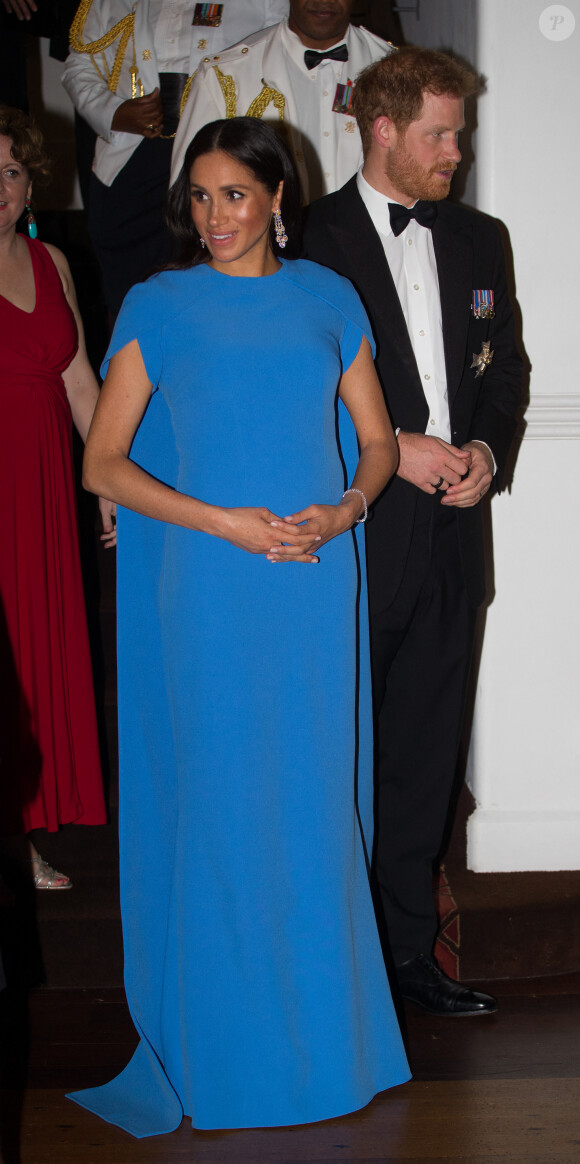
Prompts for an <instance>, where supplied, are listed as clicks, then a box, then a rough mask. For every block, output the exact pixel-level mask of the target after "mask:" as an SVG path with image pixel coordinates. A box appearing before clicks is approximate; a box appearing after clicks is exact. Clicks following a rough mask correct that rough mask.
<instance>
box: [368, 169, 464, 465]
mask: <svg viewBox="0 0 580 1164" xmlns="http://www.w3.org/2000/svg"><path fill="white" fill-rule="evenodd" d="M356 182H357V187H358V192H359V194H360V196H361V198H362V200H363V202H364V204H365V206H366V208H367V210H368V212H369V214H370V216H371V219H372V223H373V226H374V228H375V230H376V231H377V234H378V235H379V238H380V240H381V243H382V244H383V250H384V252H385V256H386V259H387V262H388V264H389V268H390V271H391V275H392V276H393V282H394V284H395V287H396V288H397V294H398V296H399V300H400V302H401V308H402V311H403V315H404V316H405V323H406V324H407V331H408V332H409V339H410V341H411V346H412V348H413V352H414V355H415V359H416V361H417V368H418V369H419V375H420V377H421V385H422V388H423V392H424V393H425V399H426V401H427V404H428V405H429V420H428V422H427V428H426V430H425V431H426V433H427V434H428V435H429V436H436V437H441V438H442V439H443V440H444V441H448V443H449V444H451V422H450V419H449V401H448V394H447V373H446V370H445V352H444V349H443V325H442V321H441V298H440V295H439V279H438V276H437V263H436V261H435V251H434V248H433V239H432V237H431V231H430V230H428V229H427V227H425V226H420V224H419V223H418V222H416V220H415V219H414V218H412V219H411V220H410V222H409V223H408V225H407V226H406V227H405V230H403V231H402V232H401V234H399V235H394V234H393V231H392V229H391V221H390V216H389V203H390V202H393V201H394V199H393V198H388V197H387V195H386V194H381V193H380V191H379V190H375V189H374V187H373V186H369V183H368V182H367V181H366V179H365V178H364V177H363V173H362V170H359V172H358V174H357V179H356Z"/></svg>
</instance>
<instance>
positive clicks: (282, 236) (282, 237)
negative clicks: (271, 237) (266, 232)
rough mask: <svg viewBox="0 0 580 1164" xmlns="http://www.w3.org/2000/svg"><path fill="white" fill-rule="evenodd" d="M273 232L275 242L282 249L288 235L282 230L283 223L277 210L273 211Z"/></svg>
mask: <svg viewBox="0 0 580 1164" xmlns="http://www.w3.org/2000/svg"><path fill="white" fill-rule="evenodd" d="M274 232H275V235H276V242H277V244H278V246H279V247H280V250H282V251H283V250H284V247H285V246H286V243H287V242H288V235H287V234H286V231H285V230H284V223H283V222H282V215H281V214H280V211H279V210H275V211H274Z"/></svg>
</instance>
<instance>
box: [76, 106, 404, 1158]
mask: <svg viewBox="0 0 580 1164" xmlns="http://www.w3.org/2000/svg"><path fill="white" fill-rule="evenodd" d="M280 212H281V214H280ZM170 216H171V219H172V223H173V228H174V230H175V232H176V233H177V235H178V237H179V238H180V239H181V243H182V249H183V260H182V262H181V263H180V264H177V265H176V266H175V268H173V269H170V270H165V271H164V272H162V273H160V274H158V275H156V276H154V277H152V278H151V279H150V280H148V281H147V282H146V283H143V284H139V285H138V286H136V287H134V288H133V289H132V291H131V292H130V293H129V295H128V296H127V298H126V300H125V303H124V306H123V309H122V311H121V314H120V316H119V318H118V321H117V325H116V327H115V331H114V334H113V337H112V340H111V345H110V348H109V352H108V354H107V359H106V361H105V365H106V366H107V365H108V372H107V376H106V380H105V384H104V387H103V390H102V394H101V400H100V403H99V406H98V410H97V414H96V417H95V421H94V424H93V427H92V429H91V434H90V436H89V440H88V444H87V452H86V460H85V478H86V484H87V486H88V488H90V489H92V490H94V491H96V492H99V493H101V494H103V495H104V496H107V497H111V498H112V499H114V500H116V501H117V502H119V503H120V506H121V508H120V512H119V514H118V530H119V534H118V541H119V561H118V570H119V581H118V621H119V642H118V652H119V721H120V799H121V809H120V838H121V892H122V911H123V931H124V941H125V981H126V989H127V997H128V1001H129V1005H130V1008H131V1013H132V1017H133V1020H134V1022H135V1025H136V1028H137V1030H138V1033H139V1036H140V1043H139V1046H138V1048H137V1051H136V1052H135V1055H134V1057H133V1059H132V1060H131V1062H130V1063H129V1065H128V1067H127V1068H126V1069H125V1070H124V1071H123V1072H122V1074H121V1075H120V1076H119V1077H118V1078H116V1079H114V1080H113V1081H112V1082H110V1083H108V1084H105V1085H104V1086H102V1087H97V1088H92V1089H91V1090H89V1091H84V1092H81V1093H76V1094H75V1095H74V1096H73V1098H74V1099H76V1100H77V1102H79V1103H80V1104H82V1105H83V1106H85V1107H87V1108H88V1109H90V1110H91V1111H95V1112H97V1113H98V1114H99V1115H100V1116H102V1117H103V1118H104V1119H107V1120H109V1121H111V1122H113V1123H116V1124H119V1125H120V1126H121V1127H123V1128H125V1129H126V1130H128V1131H129V1132H132V1133H133V1135H136V1136H146V1135H153V1134H158V1133H161V1132H168V1131H171V1130H173V1129H174V1128H175V1127H177V1126H178V1124H179V1123H180V1121H181V1119H182V1117H183V1115H184V1114H185V1115H187V1116H190V1117H191V1119H192V1122H193V1126H194V1127H196V1128H201V1129H210V1128H239V1127H259V1126H273V1125H285V1124H293V1123H306V1122H310V1121H314V1120H322V1119H327V1118H329V1117H332V1116H337V1115H340V1114H342V1113H345V1112H349V1111H353V1110H355V1109H357V1108H359V1107H361V1106H363V1105H364V1104H366V1103H367V1102H368V1101H369V1100H370V1099H371V1098H372V1097H373V1095H375V1094H376V1093H377V1092H379V1091H382V1090H383V1089H385V1088H387V1087H390V1086H392V1085H394V1084H398V1083H402V1082H404V1081H405V1080H406V1079H408V1077H409V1073H408V1068H407V1063H406V1060H405V1055H404V1051H403V1048H402V1044H401V1038H400V1034H399V1030H398V1026H397V1022H396V1018H395V1015H394V1012H393V1007H392V1002H391V998H390V993H389V987H388V983H387V977H386V973H385V968H384V963H383V959H382V955H381V949H380V944H379V938H378V934H377V929H376V924H375V919H374V914H373V907H372V902H371V894H370V889H369V880H368V863H367V853H368V851H369V849H370V844H371V831H372V820H371V815H372V786H371V780H372V775H371V773H372V740H371V723H370V682H369V662H368V647H367V626H366V590H365V578H364V547H363V544H362V540H361V530H362V525H357V522H358V521H359V519H361V518H362V517H363V515H365V514H366V506H367V503H369V504H370V503H371V502H372V501H373V500H374V498H375V497H376V496H377V494H378V493H379V492H380V491H381V489H382V488H383V487H384V486H385V484H386V482H387V480H388V478H389V476H390V475H391V473H392V472H393V471H394V468H395V463H396V446H395V441H394V437H393V433H392V430H391V427H390V423H389V421H388V417H387V413H386V410H385V406H384V402H383V398H382V394H381V391H380V388H379V385H378V381H377V379H376V376H375V372H374V367H373V363H372V351H371V346H372V337H371V333H370V329H369V324H368V321H367V319H366V316H365V313H364V310H363V308H362V306H361V303H360V300H359V299H358V297H357V295H356V293H355V291H354V290H353V288H352V286H351V285H350V283H348V281H347V280H345V279H343V278H341V277H340V276H338V275H336V274H334V273H333V272H331V271H329V270H326V269H325V268H322V267H319V266H318V265H316V264H314V263H310V262H306V261H303V260H294V261H292V260H289V259H287V258H284V259H282V257H281V254H280V251H281V249H282V248H283V247H284V235H285V230H284V224H285V227H286V230H287V232H288V234H289V236H290V242H289V246H288V251H287V252H286V253H287V254H288V253H291V248H292V246H294V247H295V248H296V247H297V229H298V226H297V224H298V221H299V203H298V187H297V181H296V176H295V173H294V170H293V165H292V162H291V160H290V157H289V155H288V152H287V150H286V148H285V146H284V144H283V142H282V141H281V140H280V138H279V136H278V135H277V133H276V132H275V131H274V130H273V129H271V128H270V127H269V126H267V125H264V124H263V123H262V122H261V121H259V120H256V119H249V118H239V119H234V120H230V121H218V122H212V123H211V124H210V125H207V126H205V127H204V129H202V130H201V131H200V133H199V134H198V135H197V136H196V138H195V139H194V140H193V142H192V143H191V145H190V147H189V149H188V151H187V154H186V158H185V162H184V168H183V171H182V174H181V176H180V179H179V181H178V182H177V183H176V185H175V186H174V187H173V190H172V193H171V195H170ZM345 406H346V407H345ZM339 430H340V436H339ZM357 437H358V445H359V447H360V457H359V455H358V452H357ZM357 462H358V464H357ZM353 472H354V476H352V473H353ZM350 481H352V484H351V485H350V488H347V487H348V486H349V482H350ZM273 565H281V566H282V569H280V570H274V569H272V566H273ZM313 567H314V568H313Z"/></svg>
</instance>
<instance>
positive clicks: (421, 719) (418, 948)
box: [368, 493, 476, 965]
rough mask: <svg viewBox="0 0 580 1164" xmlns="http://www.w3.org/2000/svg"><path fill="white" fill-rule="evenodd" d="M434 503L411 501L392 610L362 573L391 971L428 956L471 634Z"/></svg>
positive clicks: (451, 547)
mask: <svg viewBox="0 0 580 1164" xmlns="http://www.w3.org/2000/svg"><path fill="white" fill-rule="evenodd" d="M441 496H442V495H441V494H440V493H438V494H435V495H430V494H426V493H421V494H420V495H419V497H418V499H417V509H416V515H415V525H414V529H413V537H412V540H411V545H410V551H409V555H408V558H407V563H406V567H405V571H404V574H403V577H402V582H401V585H400V587H399V589H398V591H397V593H396V595H395V598H394V600H393V601H391V602H390V603H388V604H383V603H382V602H381V587H380V581H379V579H378V577H377V573H376V571H374V577H372V576H371V574H369V607H370V627H371V658H372V671H373V703H374V714H375V731H376V736H375V738H376V758H377V783H376V821H375V851H374V860H373V867H374V874H375V877H376V882H377V887H378V890H379V897H380V901H381V903H382V908H383V911H384V918H385V922H386V927H387V934H388V939H389V944H390V947H391V952H392V955H393V960H394V962H395V965H398V964H400V963H401V962H404V961H405V960H406V959H407V958H409V957H412V956H413V955H414V954H416V953H424V954H431V953H432V951H433V945H434V942H435V938H436V934H437V916H436V910H435V901H434V895H433V867H434V862H435V861H436V859H437V857H438V854H439V850H440V847H441V843H442V838H443V832H444V828H445V822H446V819H447V813H448V811H449V801H450V797H451V792H452V788H453V783H454V776H455V770H456V765H457V755H458V750H459V741H460V735H461V723H462V718H463V709H464V702H465V691H466V685H467V677H468V672H469V665H470V660H471V653H472V647H473V637H474V630H475V616H476V607H475V606H473V604H472V603H471V602H470V600H469V598H468V594H467V589H466V586H465V582H464V578H463V570H462V565H461V557H460V549H459V537H458V528H457V527H458V523H457V513H456V511H455V510H453V509H452V508H447V507H445V506H443V505H441ZM368 534H369V536H370V537H372V532H371V530H370V529H369V531H368ZM385 569H388V546H387V547H385Z"/></svg>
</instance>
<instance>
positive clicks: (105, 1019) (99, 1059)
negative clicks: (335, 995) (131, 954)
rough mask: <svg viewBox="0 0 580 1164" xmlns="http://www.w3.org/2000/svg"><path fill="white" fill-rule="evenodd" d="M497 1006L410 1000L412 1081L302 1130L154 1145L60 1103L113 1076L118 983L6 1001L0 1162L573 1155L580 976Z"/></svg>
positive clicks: (478, 1160) (121, 1009)
mask: <svg viewBox="0 0 580 1164" xmlns="http://www.w3.org/2000/svg"><path fill="white" fill-rule="evenodd" d="M496 993H497V994H498V995H499V997H500V1010H499V1012H498V1014H497V1015H494V1016H490V1017H487V1018H485V1017H484V1018H476V1019H435V1018H431V1017H429V1016H428V1015H423V1014H422V1013H420V1012H418V1011H416V1010H415V1009H413V1008H411V1007H409V1009H408V1011H407V1012H406V1026H407V1032H406V1033H407V1039H408V1045H409V1053H410V1058H411V1062H412V1066H413V1071H414V1080H413V1082H412V1083H408V1084H405V1085H404V1086H403V1087H399V1088H395V1089H394V1090H392V1091H390V1092H385V1093H383V1094H382V1095H380V1096H378V1097H377V1098H376V1099H375V1100H374V1101H373V1102H372V1103H371V1104H370V1106H369V1107H367V1108H365V1109H364V1110H363V1111H361V1112H356V1113H355V1114H353V1115H350V1116H346V1117H344V1118H341V1119H336V1120H329V1121H327V1122H325V1123H321V1124H310V1125H308V1126H305V1127H294V1128H275V1129H264V1130H259V1129H258V1130H248V1131H234V1132H211V1133H209V1132H192V1130H191V1124H190V1122H189V1121H188V1120H184V1121H183V1124H182V1126H181V1127H180V1128H179V1130H178V1131H177V1132H174V1133H172V1134H171V1135H167V1136H161V1137H155V1138H153V1139H149V1140H134V1139H133V1138H132V1137H131V1136H128V1135H127V1134H126V1133H124V1132H122V1131H120V1130H119V1129H118V1128H113V1127H111V1126H109V1125H108V1124H104V1123H102V1122H101V1121H100V1120H98V1119H97V1118H96V1117H94V1116H92V1115H90V1114H89V1113H88V1112H85V1111H83V1110H82V1109H81V1108H79V1107H77V1106H76V1105H75V1104H73V1103H71V1102H70V1101H68V1100H66V1099H65V1098H64V1092H65V1091H66V1090H69V1089H74V1088H80V1087H83V1086H91V1085H94V1084H97V1083H100V1082H104V1081H105V1080H106V1079H108V1078H110V1077H111V1076H112V1075H114V1074H115V1073H116V1072H117V1071H118V1070H119V1069H120V1068H122V1067H123V1066H124V1064H125V1063H126V1062H127V1060H128V1058H129V1056H130V1054H131V1051H132V1048H133V1046H134V1044H135V1036H134V1032H133V1027H132V1024H131V1021H130V1019H129V1016H128V1013H127V1009H126V1005H125V1001H124V997H123V993H122V991H120V990H118V989H108V990H105V991H98V990H92V989H91V990H37V991H33V992H32V993H31V994H29V995H26V994H24V993H23V994H22V995H20V996H19V995H18V994H17V993H15V992H12V993H11V994H8V993H5V995H4V996H2V998H1V1000H0V1034H1V1036H2V1059H3V1064H2V1065H3V1077H4V1091H3V1101H2V1138H1V1142H2V1151H3V1156H2V1160H3V1164H138V1162H139V1164H140V1162H141V1161H142V1162H143V1164H173V1162H174V1161H191V1162H193V1164H206V1162H207V1164H230V1162H231V1164H234V1162H235V1164H282V1162H284V1164H294V1162H298V1161H301V1162H302V1161H307V1162H308V1164H331V1162H333V1164H334V1162H335V1161H336V1162H338V1161H340V1162H341V1164H351V1162H354V1161H357V1162H359V1164H362V1162H363V1161H366V1162H367V1164H370V1162H371V1161H372V1162H374V1164H379V1162H380V1164H397V1162H399V1161H400V1162H405V1164H411V1162H413V1161H416V1162H418V1161H423V1162H424V1161H429V1162H437V1164H444V1162H445V1161H453V1162H454V1164H460V1162H463V1161H470V1162H474V1164H490V1162H492V1161H500V1162H501V1164H516V1162H517V1164H578V1162H579V1161H580V975H572V976H566V977H561V978H553V979H544V980H529V981H528V982H521V981H520V982H512V983H503V984H501V985H500V986H499V988H498V984H496Z"/></svg>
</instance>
